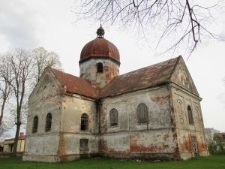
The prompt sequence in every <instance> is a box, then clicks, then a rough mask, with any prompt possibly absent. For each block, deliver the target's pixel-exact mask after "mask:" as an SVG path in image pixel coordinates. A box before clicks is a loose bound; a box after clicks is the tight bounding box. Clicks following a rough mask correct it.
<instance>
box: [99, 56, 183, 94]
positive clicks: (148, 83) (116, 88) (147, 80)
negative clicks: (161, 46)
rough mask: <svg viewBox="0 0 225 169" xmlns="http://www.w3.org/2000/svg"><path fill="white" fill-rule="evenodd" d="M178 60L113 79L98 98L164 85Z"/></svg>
mask: <svg viewBox="0 0 225 169" xmlns="http://www.w3.org/2000/svg"><path fill="white" fill-rule="evenodd" d="M179 58H180V57H177V58H174V59H170V60H167V61H164V62H160V63H157V64H154V65H151V66H148V67H144V68H142V69H138V70H135V71H132V72H129V73H126V74H123V75H120V76H118V77H115V78H114V79H113V80H112V81H111V82H110V83H109V84H108V85H107V86H105V87H104V88H103V89H102V90H101V92H100V96H101V97H108V96H115V95H119V94H123V93H128V92H132V91H136V90H140V89H145V88H149V87H154V86H158V85H161V84H165V83H166V82H167V81H168V80H169V79H170V77H171V75H172V73H173V71H174V69H175V66H176V63H177V62H178V60H179Z"/></svg>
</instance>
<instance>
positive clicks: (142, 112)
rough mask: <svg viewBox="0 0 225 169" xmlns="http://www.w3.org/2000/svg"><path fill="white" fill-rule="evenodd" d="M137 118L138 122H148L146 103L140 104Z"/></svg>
mask: <svg viewBox="0 0 225 169" xmlns="http://www.w3.org/2000/svg"><path fill="white" fill-rule="evenodd" d="M137 118H138V123H147V122H148V108H147V106H146V105H145V104H144V103H141V104H139V105H138V108H137Z"/></svg>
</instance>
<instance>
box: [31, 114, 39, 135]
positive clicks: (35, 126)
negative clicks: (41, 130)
mask: <svg viewBox="0 0 225 169" xmlns="http://www.w3.org/2000/svg"><path fill="white" fill-rule="evenodd" d="M37 130H38V117H37V116H35V117H34V119H33V128H32V133H36V132H37Z"/></svg>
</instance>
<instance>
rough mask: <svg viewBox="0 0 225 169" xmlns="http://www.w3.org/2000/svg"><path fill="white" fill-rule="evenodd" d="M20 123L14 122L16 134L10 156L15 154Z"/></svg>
mask: <svg viewBox="0 0 225 169" xmlns="http://www.w3.org/2000/svg"><path fill="white" fill-rule="evenodd" d="M20 125H21V122H16V135H15V139H14V145H13V152H12V156H16V154H17V144H18V140H19V134H20Z"/></svg>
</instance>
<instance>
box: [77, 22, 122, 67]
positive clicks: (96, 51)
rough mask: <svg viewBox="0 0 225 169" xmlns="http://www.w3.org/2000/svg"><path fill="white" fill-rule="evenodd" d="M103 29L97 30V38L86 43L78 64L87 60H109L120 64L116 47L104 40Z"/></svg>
mask: <svg viewBox="0 0 225 169" xmlns="http://www.w3.org/2000/svg"><path fill="white" fill-rule="evenodd" d="M104 33H105V32H104V29H103V28H102V27H101V26H100V28H99V29H98V30H97V35H98V37H97V38H95V39H94V40H92V41H90V42H88V43H87V44H86V45H85V46H84V47H83V49H82V51H81V54H80V63H81V62H83V61H85V60H87V59H89V58H110V59H112V60H114V61H116V62H117V63H119V64H120V54H119V51H118V49H117V47H116V46H115V45H114V44H113V43H111V42H109V41H108V40H106V39H105V38H104Z"/></svg>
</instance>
